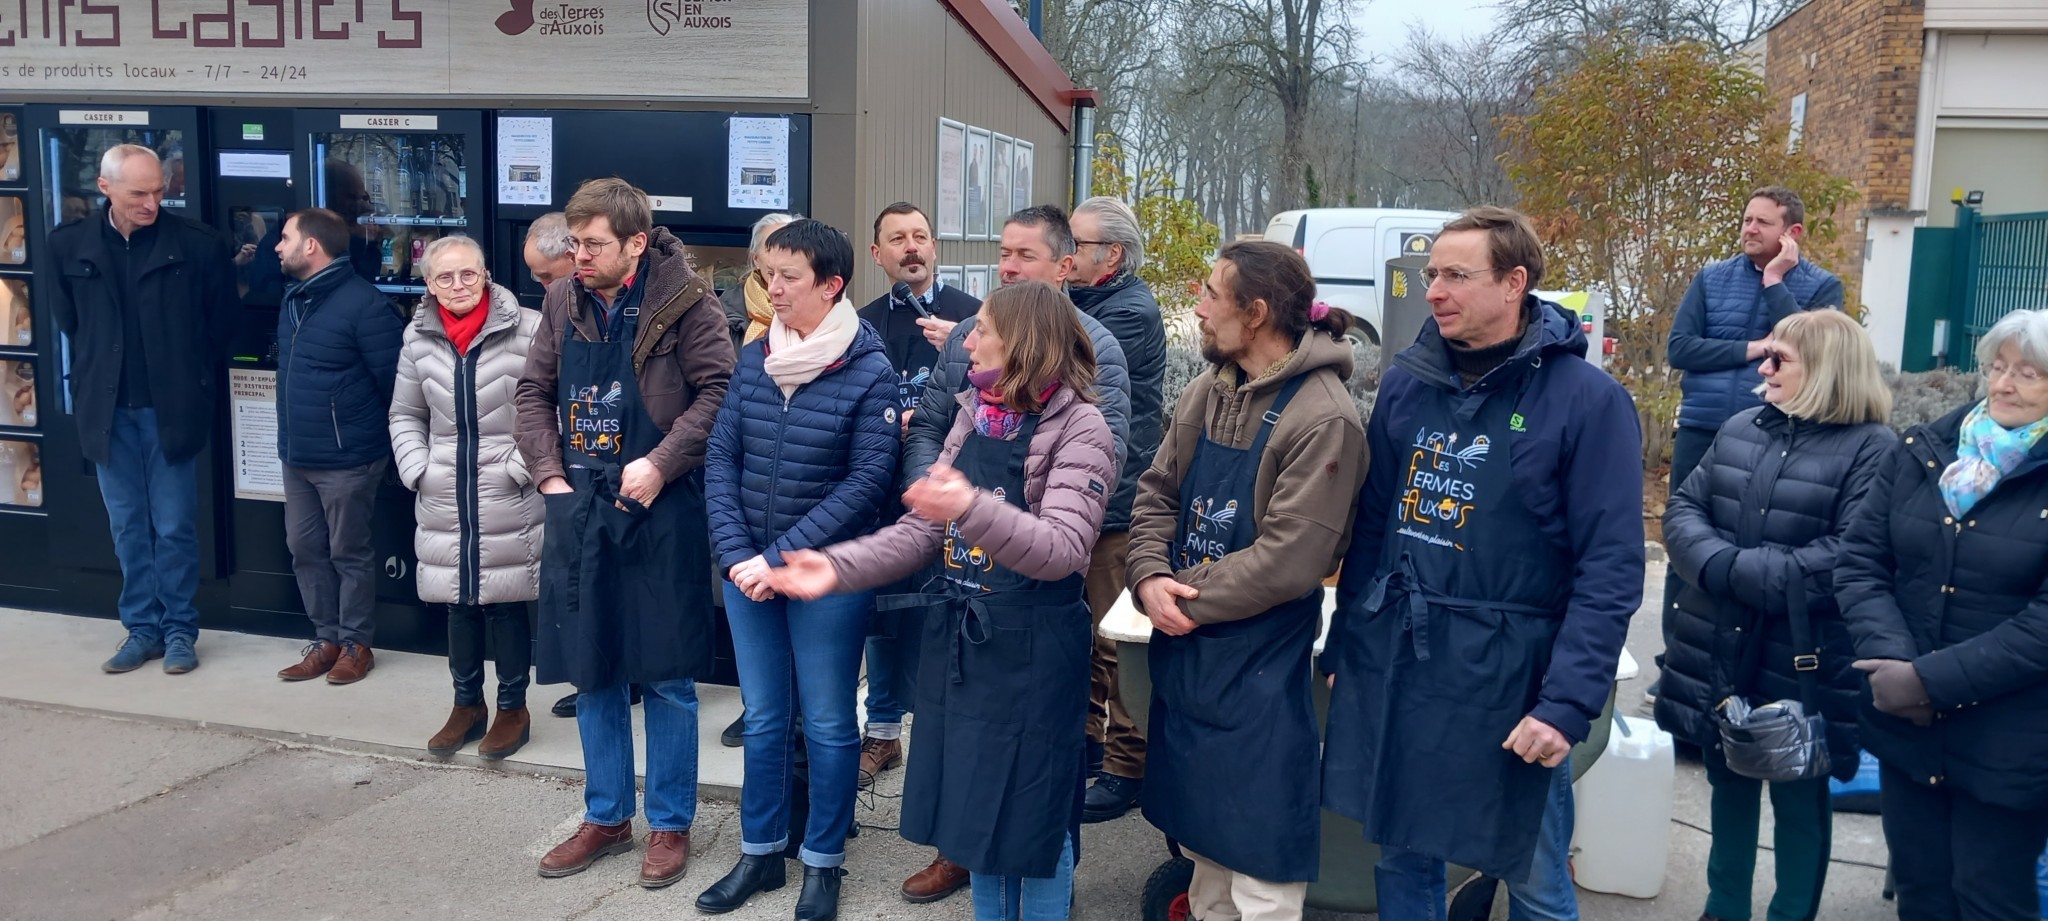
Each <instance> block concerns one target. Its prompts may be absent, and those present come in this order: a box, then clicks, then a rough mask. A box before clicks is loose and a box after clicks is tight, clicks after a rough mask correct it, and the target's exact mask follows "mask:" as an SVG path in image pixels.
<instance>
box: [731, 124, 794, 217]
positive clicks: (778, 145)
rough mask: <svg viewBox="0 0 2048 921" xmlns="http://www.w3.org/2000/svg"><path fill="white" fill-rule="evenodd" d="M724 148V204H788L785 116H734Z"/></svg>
mask: <svg viewBox="0 0 2048 921" xmlns="http://www.w3.org/2000/svg"><path fill="white" fill-rule="evenodd" d="M729 124H730V125H731V130H732V138H731V141H730V142H729V149H728V150H727V152H726V180H725V206H726V207H728V208H751V209H754V210H757V211H777V210H781V209H784V208H788V207H789V119H786V118H734V119H731V120H730V121H729Z"/></svg>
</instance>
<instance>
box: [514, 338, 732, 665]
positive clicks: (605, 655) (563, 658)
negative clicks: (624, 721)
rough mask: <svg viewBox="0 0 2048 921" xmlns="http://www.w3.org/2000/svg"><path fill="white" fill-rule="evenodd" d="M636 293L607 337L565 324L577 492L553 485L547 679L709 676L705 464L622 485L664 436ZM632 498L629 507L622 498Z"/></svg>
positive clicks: (544, 635)
mask: <svg viewBox="0 0 2048 921" xmlns="http://www.w3.org/2000/svg"><path fill="white" fill-rule="evenodd" d="M639 314H640V310H639V306H638V304H637V297H634V298H630V299H629V298H622V299H621V302H620V303H619V304H618V305H616V307H615V309H614V310H613V312H612V316H611V317H610V318H609V322H606V323H604V324H603V326H604V327H605V328H606V333H605V339H604V340H603V341H599V342H586V341H582V340H579V339H577V338H576V336H575V327H574V325H573V324H570V323H567V322H565V323H563V324H562V346H561V365H560V374H559V377H558V379H557V382H556V399H555V403H556V406H557V408H558V411H559V413H560V419H561V429H562V458H563V461H564V463H565V468H566V469H565V470H564V474H565V475H566V476H567V478H568V480H569V486H570V487H571V488H572V489H573V490H574V491H573V492H569V493H563V494H560V495H543V496H542V498H544V499H546V500H547V527H546V529H545V531H544V535H545V536H544V538H543V542H542V550H541V579H540V623H539V627H540V630H539V634H538V636H537V637H536V639H538V641H539V642H538V643H537V646H538V649H537V650H536V655H535V665H536V666H537V667H538V669H539V672H538V680H539V681H540V683H542V684H558V683H561V682H565V681H566V682H568V683H570V684H572V685H575V686H576V688H577V689H578V690H598V689H602V688H609V687H616V686H618V685H621V684H625V683H627V682H632V683H636V684H649V683H652V682H656V681H668V680H673V679H676V678H704V677H708V676H709V674H710V671H711V649H712V621H711V618H712V613H711V605H710V603H709V599H710V597H711V594H710V592H711V563H710V559H711V536H710V529H709V526H708V524H707V521H708V519H707V517H706V513H705V507H704V472H703V470H701V469H699V470H692V471H690V472H689V473H687V474H685V475H683V476H681V477H678V478H676V479H675V480H672V481H670V482H669V483H668V484H667V485H665V486H663V487H662V489H661V493H660V494H659V495H657V496H655V499H654V504H653V505H651V506H642V505H641V504H640V503H638V502H635V501H633V500H631V499H628V498H625V497H624V496H622V495H620V493H619V484H620V475H621V472H622V471H623V470H624V469H625V466H626V465H627V464H629V463H632V462H633V461H635V460H638V459H640V458H642V457H645V456H646V455H647V453H648V452H649V451H652V450H654V447H655V446H656V445H659V444H660V443H661V439H662V435H663V433H662V430H661V427H660V426H659V425H656V424H655V422H654V418H653V417H652V416H649V415H648V414H647V406H646V404H645V403H643V402H642V401H641V399H640V385H639V381H638V376H637V375H635V374H634V373H633V337H634V336H635V334H636V333H637V332H638V330H639V325H640V322H639V320H640V317H639ZM620 506H624V508H620Z"/></svg>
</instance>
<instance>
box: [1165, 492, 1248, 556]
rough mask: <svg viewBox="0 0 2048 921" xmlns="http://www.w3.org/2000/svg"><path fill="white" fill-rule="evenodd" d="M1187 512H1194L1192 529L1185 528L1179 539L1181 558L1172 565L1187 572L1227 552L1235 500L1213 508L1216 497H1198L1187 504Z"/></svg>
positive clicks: (1235, 518) (1234, 519) (1235, 509)
mask: <svg viewBox="0 0 2048 921" xmlns="http://www.w3.org/2000/svg"><path fill="white" fill-rule="evenodd" d="M1188 511H1190V512H1193V513H1194V516H1195V517H1194V521H1193V524H1194V527H1193V528H1190V529H1188V531H1187V533H1186V534H1183V535H1181V539H1180V559H1179V560H1177V561H1176V562H1175V563H1174V568H1176V569H1187V568H1189V567H1192V566H1194V565H1195V564H1197V563H1214V562H1216V559H1217V558H1218V557H1221V556H1223V555H1224V554H1226V553H1229V552H1230V550H1231V547H1230V535H1231V528H1232V527H1233V526H1235V525H1236V524H1237V500H1236V499H1231V500H1229V501H1227V502H1225V503H1223V507H1222V508H1220V509H1219V508H1217V507H1216V497H1215V496H1197V497H1195V500H1194V501H1193V502H1190V503H1188Z"/></svg>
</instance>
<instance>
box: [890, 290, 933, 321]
mask: <svg viewBox="0 0 2048 921" xmlns="http://www.w3.org/2000/svg"><path fill="white" fill-rule="evenodd" d="M889 296H890V297H893V298H895V299H897V300H899V301H902V302H904V303H906V304H909V305H910V309H912V310H915V311H917V315H918V316H920V317H923V318H925V319H927V320H929V319H932V312H931V310H930V309H929V308H927V307H925V305H924V302H923V301H920V300H918V299H917V295H915V294H912V293H910V283H909V282H902V281H899V282H897V283H896V284H894V285H892V286H891V287H890V288H889Z"/></svg>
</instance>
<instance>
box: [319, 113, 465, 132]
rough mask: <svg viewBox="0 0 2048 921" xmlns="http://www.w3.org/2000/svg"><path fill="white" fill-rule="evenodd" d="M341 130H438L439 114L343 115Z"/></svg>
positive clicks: (439, 126)
mask: <svg viewBox="0 0 2048 921" xmlns="http://www.w3.org/2000/svg"><path fill="white" fill-rule="evenodd" d="M341 130H343V131H439V130H441V116H439V115H344V116H342V117H341Z"/></svg>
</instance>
